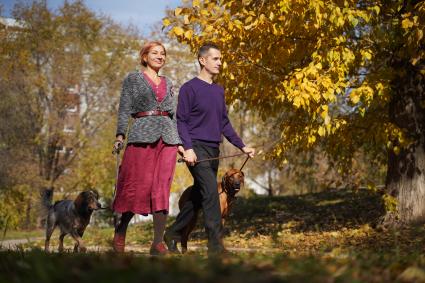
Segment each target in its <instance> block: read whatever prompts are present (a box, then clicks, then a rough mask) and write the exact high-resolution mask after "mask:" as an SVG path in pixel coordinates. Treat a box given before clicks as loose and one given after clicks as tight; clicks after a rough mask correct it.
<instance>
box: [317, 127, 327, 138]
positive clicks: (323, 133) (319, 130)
mask: <svg viewBox="0 0 425 283" xmlns="http://www.w3.org/2000/svg"><path fill="white" fill-rule="evenodd" d="M317 133H318V134H319V136H321V137H323V136H325V135H326V128H325V127H323V126H320V127H319V129H318V130H317Z"/></svg>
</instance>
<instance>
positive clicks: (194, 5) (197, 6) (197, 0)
mask: <svg viewBox="0 0 425 283" xmlns="http://www.w3.org/2000/svg"><path fill="white" fill-rule="evenodd" d="M192 7H194V8H199V7H200V3H199V0H193V1H192Z"/></svg>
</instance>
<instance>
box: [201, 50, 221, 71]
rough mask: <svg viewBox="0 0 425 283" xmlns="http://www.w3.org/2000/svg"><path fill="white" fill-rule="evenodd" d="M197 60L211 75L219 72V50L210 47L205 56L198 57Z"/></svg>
mask: <svg viewBox="0 0 425 283" xmlns="http://www.w3.org/2000/svg"><path fill="white" fill-rule="evenodd" d="M199 61H200V62H201V64H202V65H203V66H204V68H205V70H206V71H207V72H208V73H210V74H213V75H217V74H218V73H220V67H221V52H220V50H217V49H214V48H210V49H209V50H208V53H207V54H206V55H205V56H202V57H201V58H199Z"/></svg>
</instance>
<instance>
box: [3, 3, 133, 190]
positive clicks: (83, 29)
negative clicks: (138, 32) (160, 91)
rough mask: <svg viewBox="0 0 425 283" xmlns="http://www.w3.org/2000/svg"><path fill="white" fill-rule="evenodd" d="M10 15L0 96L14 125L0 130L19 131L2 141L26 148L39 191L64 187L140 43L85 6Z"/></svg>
mask: <svg viewBox="0 0 425 283" xmlns="http://www.w3.org/2000/svg"><path fill="white" fill-rule="evenodd" d="M12 15H13V18H14V20H15V23H16V25H15V27H14V28H10V27H8V26H7V25H5V26H1V30H0V35H1V39H2V40H1V43H0V44H1V48H0V62H1V65H2V69H1V71H0V72H1V79H0V85H1V86H2V88H1V90H0V91H1V92H2V97H5V96H4V95H5V94H7V98H8V101H7V103H8V105H9V107H13V108H10V109H13V111H8V112H11V113H10V114H11V115H8V116H7V117H6V115H7V114H5V113H2V115H3V117H5V119H9V121H11V122H9V124H2V132H4V133H8V132H11V133H16V132H15V130H21V129H22V130H23V131H22V132H21V133H16V134H15V136H16V135H17V136H16V137H14V136H13V135H11V134H8V135H5V136H2V141H1V143H2V144H5V146H7V147H8V148H9V149H10V150H12V149H13V148H16V146H17V145H19V144H24V145H25V146H24V148H27V149H28V151H27V153H28V154H27V155H28V156H30V157H29V158H27V161H28V163H30V164H31V161H32V163H35V164H37V170H36V174H34V175H35V176H36V180H33V181H32V184H34V185H36V187H44V188H48V189H49V190H53V188H55V187H64V188H65V189H67V188H70V187H71V184H73V183H74V182H73V181H75V174H74V175H73V174H72V172H73V171H72V169H73V166H76V165H77V162H76V160H78V158H79V157H80V153H81V151H82V149H84V148H85V147H86V146H87V144H88V142H89V141H91V140H92V139H93V138H94V137H95V136H96V134H97V133H98V131H99V129H101V128H102V127H104V125H105V123H106V122H107V121H109V117H110V116H111V113H115V107H114V106H115V105H116V102H117V100H118V97H119V90H120V88H121V81H122V78H123V77H124V75H125V74H126V72H128V67H127V62H128V60H132V57H133V56H134V54H135V53H136V54H137V47H135V46H137V45H138V44H137V38H136V37H135V36H134V34H133V33H132V32H131V31H129V30H125V29H123V28H122V27H120V26H118V25H117V24H115V23H113V22H112V21H111V20H110V19H109V18H107V17H103V16H98V15H96V14H95V13H93V12H91V11H90V10H89V9H88V8H87V7H86V6H85V5H84V3H83V2H82V1H74V2H72V3H69V2H68V1H65V2H64V4H63V6H62V7H60V8H59V9H58V10H57V11H52V10H50V9H49V8H48V7H47V3H46V1H33V2H31V3H29V4H17V5H15V7H14V9H13V12H12ZM10 118H12V120H11V119H10ZM25 129H27V130H25ZM7 137H9V138H10V139H13V141H14V142H13V143H11V142H8V141H7V140H6V138H7ZM112 138H113V137H112ZM9 152H10V151H9ZM15 161H16V160H15ZM98 166H102V165H101V164H98ZM69 169H71V170H69ZM28 173H30V172H28ZM31 173H33V172H31Z"/></svg>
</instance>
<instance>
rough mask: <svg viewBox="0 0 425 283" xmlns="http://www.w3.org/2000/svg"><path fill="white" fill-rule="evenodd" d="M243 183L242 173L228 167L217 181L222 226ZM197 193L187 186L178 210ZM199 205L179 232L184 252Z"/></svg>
mask: <svg viewBox="0 0 425 283" xmlns="http://www.w3.org/2000/svg"><path fill="white" fill-rule="evenodd" d="M243 185H244V173H243V172H242V171H239V170H238V169H230V170H228V171H227V172H226V173H225V174H224V176H223V178H222V180H221V182H219V183H218V185H217V189H218V193H219V199H220V211H221V221H222V224H223V226H224V222H225V219H226V218H227V217H228V216H229V214H230V209H231V207H232V204H233V201H234V200H235V199H236V194H237V193H238V192H239V191H240V189H241V188H242V187H243ZM196 195H197V194H196V193H194V191H193V186H190V187H189V188H187V189H186V190H185V191H184V192H183V194H182V195H181V197H180V199H179V208H180V210H181V209H182V207H183V206H184V204H185V203H186V202H187V201H193V199H194V198H197V197H200V196H196ZM200 208H201V207H199V206H198V207H195V213H194V215H193V217H192V219H191V221H190V222H189V224H188V225H187V226H186V227H185V228H183V230H182V232H181V239H180V244H181V248H182V252H183V253H185V252H186V251H187V241H188V239H189V235H190V233H191V232H192V230H193V228H194V227H195V225H196V221H197V219H198V214H199V210H200Z"/></svg>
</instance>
